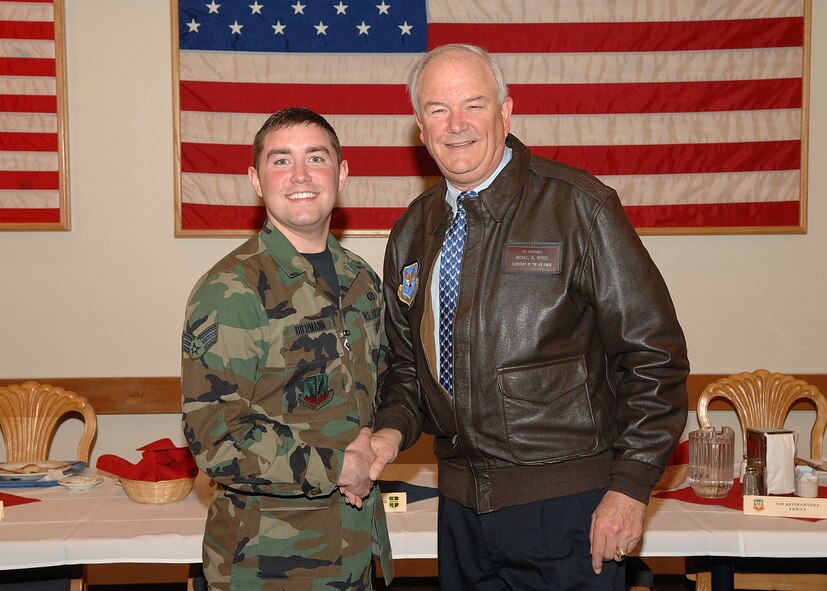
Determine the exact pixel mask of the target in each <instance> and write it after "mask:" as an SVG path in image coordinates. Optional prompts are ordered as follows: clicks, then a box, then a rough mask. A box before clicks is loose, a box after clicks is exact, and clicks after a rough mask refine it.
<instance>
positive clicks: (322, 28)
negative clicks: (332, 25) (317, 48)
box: [313, 21, 327, 35]
mask: <svg viewBox="0 0 827 591" xmlns="http://www.w3.org/2000/svg"><path fill="white" fill-rule="evenodd" d="M313 27H314V28H315V29H316V35H327V25H326V24H324V23H323V22H322V21H319V24H318V25H313Z"/></svg>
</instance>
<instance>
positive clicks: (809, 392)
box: [698, 369, 827, 458]
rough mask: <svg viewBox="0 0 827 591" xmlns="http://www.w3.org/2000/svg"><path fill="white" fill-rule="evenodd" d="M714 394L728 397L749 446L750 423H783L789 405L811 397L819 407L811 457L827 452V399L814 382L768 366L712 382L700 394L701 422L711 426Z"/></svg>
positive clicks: (767, 424)
mask: <svg viewBox="0 0 827 591" xmlns="http://www.w3.org/2000/svg"><path fill="white" fill-rule="evenodd" d="M715 398H725V399H726V400H729V402H730V403H731V404H732V406H733V407H735V413H736V414H737V415H738V420H739V421H740V423H741V431H742V436H743V441H744V449H745V450H746V443H747V429H748V428H750V427H753V428H755V427H778V428H781V427H783V426H784V421H785V420H786V418H787V414H788V413H789V412H790V407H792V405H793V404H795V403H796V402H797V401H798V400H802V399H807V400H811V401H812V402H813V404H814V405H815V407H816V420H815V424H814V425H813V430H812V432H811V433H810V457H813V458H820V457H821V456H822V455H824V452H823V446H824V430H825V429H826V428H827V399H825V397H824V395H823V394H822V393H821V391H820V390H819V389H818V388H816V387H815V386H813V385H811V384H808V383H807V382H805V381H804V380H799V379H796V378H795V377H793V376H789V375H785V374H781V373H770V372H768V371H767V370H766V369H758V370H755V371H751V372H745V373H739V374H737V375H732V376H729V377H726V378H721V379H720V380H718V381H716V382H713V383H711V384H709V385H708V386H707V387H706V388H704V391H703V392H702V393H701V396H700V398H698V423H699V424H700V426H701V427H708V426H710V424H709V416H708V408H709V403H710V401H712V400H714V399H715Z"/></svg>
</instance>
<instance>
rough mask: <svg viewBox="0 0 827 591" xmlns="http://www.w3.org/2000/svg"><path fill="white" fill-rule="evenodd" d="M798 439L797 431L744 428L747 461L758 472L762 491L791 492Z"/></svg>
mask: <svg viewBox="0 0 827 591" xmlns="http://www.w3.org/2000/svg"><path fill="white" fill-rule="evenodd" d="M797 439H798V436H797V433H795V432H794V431H789V430H787V429H778V428H771V427H761V428H750V429H747V464H748V465H754V466H756V467H757V468H758V470H759V471H760V472H761V474H762V477H761V480H762V484H763V487H762V488H763V491H762V492H763V494H765V495H787V494H791V493H792V492H794V490H795V449H796V443H797Z"/></svg>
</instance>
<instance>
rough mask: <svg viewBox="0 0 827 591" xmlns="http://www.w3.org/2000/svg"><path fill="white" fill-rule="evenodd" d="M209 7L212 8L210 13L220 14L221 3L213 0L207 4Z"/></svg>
mask: <svg viewBox="0 0 827 591" xmlns="http://www.w3.org/2000/svg"><path fill="white" fill-rule="evenodd" d="M206 6H207V8H209V9H210V12H209V14H218V9H219V8H221V5H220V4H216V3H215V0H212V1H211V2H210V3H209V4H207V5H206Z"/></svg>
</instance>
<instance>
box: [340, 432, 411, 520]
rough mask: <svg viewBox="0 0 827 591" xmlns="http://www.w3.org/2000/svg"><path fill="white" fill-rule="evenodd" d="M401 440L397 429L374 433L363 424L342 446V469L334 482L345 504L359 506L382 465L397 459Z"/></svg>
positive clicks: (382, 467)
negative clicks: (351, 438)
mask: <svg viewBox="0 0 827 591" xmlns="http://www.w3.org/2000/svg"><path fill="white" fill-rule="evenodd" d="M401 443H402V434H401V433H399V431H396V430H394V429H379V430H378V431H377V432H376V433H374V432H372V431H371V430H370V429H369V428H368V427H362V429H361V430H360V431H359V435H358V436H357V437H356V439H354V440H353V441H351V442H350V444H349V445H348V446H347V447H346V448H345V458H344V461H343V463H342V472H341V474H340V475H339V481H338V482H337V483H336V484H337V485H338V486H339V491H340V492H341V493H342V494H343V495H344V496H345V500H346V501H347V502H348V504H350V505H353V506H354V507H357V508H361V507H362V499H364V498H365V497H366V496H368V494H369V493H370V489H371V488H373V485H374V483H375V482H376V480H377V479H378V478H379V475H380V474H381V473H382V470H384V469H385V466H386V465H387V464H389V463H391V462H392V461H394V460H395V459H396V456H397V454H398V453H399V447H400V445H401Z"/></svg>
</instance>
